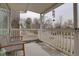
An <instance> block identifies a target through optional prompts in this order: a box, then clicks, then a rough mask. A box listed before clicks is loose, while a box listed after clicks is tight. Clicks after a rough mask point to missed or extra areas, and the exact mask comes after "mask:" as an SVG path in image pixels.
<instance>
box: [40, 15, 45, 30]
mask: <svg viewBox="0 0 79 59" xmlns="http://www.w3.org/2000/svg"><path fill="white" fill-rule="evenodd" d="M43 20H44V15H43V14H40V29H41V30H42V29H43V28H42V27H43Z"/></svg>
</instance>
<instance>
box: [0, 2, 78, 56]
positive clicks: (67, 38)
mask: <svg viewBox="0 0 79 59" xmlns="http://www.w3.org/2000/svg"><path fill="white" fill-rule="evenodd" d="M63 5H64V3H0V45H1V46H0V48H1V49H2V48H5V50H6V55H14V56H16V55H17V56H19V55H20V54H22V55H24V56H67V55H70V56H72V55H75V56H77V55H79V37H78V35H79V29H78V27H79V23H78V14H79V13H78V12H79V10H78V8H79V7H78V4H77V3H73V4H72V11H73V12H72V13H71V14H72V16H69V17H72V20H73V22H74V24H73V27H70V28H64V27H65V26H64V27H63V28H62V27H61V26H59V27H57V28H55V27H54V25H52V26H51V24H49V23H50V22H49V20H48V22H47V23H44V20H45V17H46V16H45V15H46V14H47V13H48V12H50V11H52V21H53V22H54V21H55V20H56V15H58V14H59V15H60V14H62V13H63V14H66V13H64V12H63V11H62V12H60V11H59V13H58V12H56V10H55V9H57V8H59V9H60V10H61V9H62V8H60V7H61V6H63ZM63 10H65V9H63ZM67 10H68V9H67ZM27 11H32V12H35V13H37V14H39V16H40V19H39V23H36V24H30V22H31V21H30V19H28V21H26V22H27V23H26V24H22V23H21V22H22V21H21V19H20V14H21V13H27ZM69 11H70V10H69ZM65 12H66V11H65ZM56 13H57V14H56ZM25 17H26V16H25ZM48 17H50V16H48ZM59 19H60V22H59V24H60V25H61V22H62V21H64V19H65V18H64V19H62V16H60V17H59ZM69 19H70V18H69ZM57 21H58V20H57ZM53 22H52V24H54V23H53ZM36 25H37V26H36Z"/></svg>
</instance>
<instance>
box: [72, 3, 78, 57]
mask: <svg viewBox="0 0 79 59" xmlns="http://www.w3.org/2000/svg"><path fill="white" fill-rule="evenodd" d="M77 8H78V7H77V3H74V4H73V17H74V28H75V35H74V55H75V56H79V37H78V36H79V35H78V33H77V29H78V14H77V13H78V10H77Z"/></svg>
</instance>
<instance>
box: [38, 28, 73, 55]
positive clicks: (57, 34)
mask: <svg viewBox="0 0 79 59" xmlns="http://www.w3.org/2000/svg"><path fill="white" fill-rule="evenodd" d="M39 38H40V40H42V41H44V42H46V43H48V44H50V45H52V46H53V47H55V48H56V49H59V50H61V51H63V52H64V53H66V54H68V55H73V54H74V30H73V29H53V30H44V29H43V30H42V31H39Z"/></svg>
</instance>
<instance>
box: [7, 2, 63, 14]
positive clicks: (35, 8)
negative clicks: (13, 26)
mask: <svg viewBox="0 0 79 59" xmlns="http://www.w3.org/2000/svg"><path fill="white" fill-rule="evenodd" d="M61 4H62V3H8V4H7V6H8V8H9V9H11V10H15V11H27V10H29V11H32V12H36V13H44V12H47V11H48V10H49V9H51V8H55V7H57V6H59V5H61Z"/></svg>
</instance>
